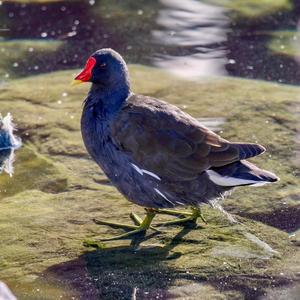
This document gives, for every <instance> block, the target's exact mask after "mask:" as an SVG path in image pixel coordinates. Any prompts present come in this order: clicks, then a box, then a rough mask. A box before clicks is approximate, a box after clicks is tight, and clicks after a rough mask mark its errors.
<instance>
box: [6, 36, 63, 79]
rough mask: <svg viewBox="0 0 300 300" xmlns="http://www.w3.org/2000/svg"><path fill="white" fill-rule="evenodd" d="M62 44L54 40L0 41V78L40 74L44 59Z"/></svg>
mask: <svg viewBox="0 0 300 300" xmlns="http://www.w3.org/2000/svg"><path fill="white" fill-rule="evenodd" d="M63 44H64V42H63V41H55V40H38V39H36V40H20V39H18V40H3V39H0V53H1V60H0V78H1V79H5V78H15V77H20V76H22V75H25V74H27V73H28V71H31V72H33V73H34V72H36V73H37V74H38V73H39V72H40V69H41V68H42V66H43V65H44V64H45V57H47V55H49V54H50V53H54V52H55V51H57V50H58V48H59V47H61V46H62V45H63Z"/></svg>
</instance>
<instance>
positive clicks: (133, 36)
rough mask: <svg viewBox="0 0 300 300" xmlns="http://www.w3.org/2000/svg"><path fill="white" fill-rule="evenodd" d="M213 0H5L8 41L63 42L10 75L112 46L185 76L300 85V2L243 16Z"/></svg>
mask: <svg viewBox="0 0 300 300" xmlns="http://www.w3.org/2000/svg"><path fill="white" fill-rule="evenodd" d="M211 2H214V1H199V0H187V1H179V0H161V1H108V0H107V1H92V0H91V1H55V2H53V3H51V2H50V1H49V2H46V1H45V2H44V3H42V4H38V3H30V1H28V2H27V1H26V2H25V3H18V2H14V1H2V3H1V11H0V14H1V21H0V37H1V39H2V41H3V42H5V41H9V40H13V39H17V40H19V39H23V40H27V41H32V43H31V44H30V42H29V43H28V51H29V52H33V51H34V48H35V44H34V42H37V41H39V40H42V41H47V42H49V43H53V41H59V42H61V45H60V46H59V47H58V49H57V51H56V52H54V53H51V54H47V55H44V56H41V55H37V57H33V59H32V60H30V61H26V60H22V59H21V60H20V58H18V59H16V61H14V62H13V63H12V65H11V71H8V72H7V73H8V74H7V73H5V74H2V78H3V79H5V78H7V76H9V75H10V74H9V73H11V72H13V73H16V74H19V75H24V74H27V75H28V74H36V73H40V72H45V71H51V70H61V69H67V68H70V67H80V66H82V64H83V62H84V61H85V59H86V57H87V56H88V55H89V53H91V52H93V51H94V50H95V49H99V48H102V47H112V48H115V49H116V50H118V51H120V52H121V53H122V54H123V55H124V56H125V58H126V59H127V60H128V61H129V62H134V63H147V64H150V65H155V66H159V67H161V68H164V69H167V70H171V71H172V72H174V73H176V74H179V75H182V76H188V77H191V76H199V75H201V76H209V75H230V76H241V77H246V78H262V79H265V80H271V81H279V82H286V83H293V84H297V83H299V80H300V74H299V68H298V65H299V59H298V55H299V47H298V46H297V44H298V42H297V41H298V33H297V30H298V18H299V12H300V5H299V3H297V1H294V3H293V9H291V10H282V11H281V10H278V11H276V10H275V12H274V13H273V14H270V15H267V16H263V17H260V18H258V19H257V18H256V19H255V18H254V19H249V18H243V17H241V18H239V19H238V20H237V19H236V18H234V17H233V15H234V11H232V10H230V8H227V7H226V6H223V7H222V6H217V5H212V4H211ZM215 2H217V1H215ZM0 41H1V40H0ZM270 43H271V44H272V45H273V47H272V45H271V46H270ZM287 48H292V50H291V51H290V52H292V55H287V53H285V52H287V51H285V50H286V49H287ZM1 50H2V52H5V49H4V48H2V49H1ZM29 54H30V53H29ZM6 55H8V56H9V55H10V54H7V53H6Z"/></svg>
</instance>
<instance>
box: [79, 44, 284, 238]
mask: <svg viewBox="0 0 300 300" xmlns="http://www.w3.org/2000/svg"><path fill="white" fill-rule="evenodd" d="M81 82H92V86H91V89H90V91H89V94H88V97H87V98H86V99H85V101H84V108H83V113H82V118H81V132H82V137H83V140H84V143H85V146H86V148H87V150H88V152H89V154H90V155H91V157H92V158H93V159H94V160H95V161H96V162H97V164H98V165H99V166H100V167H101V168H102V170H103V171H104V172H105V174H106V175H107V177H108V178H109V179H110V181H111V182H112V184H113V185H114V186H115V187H116V188H117V189H118V190H119V191H120V192H121V193H122V194H123V195H124V196H125V197H126V198H127V199H128V200H129V201H131V202H134V203H136V204H138V205H141V206H143V207H145V208H146V217H145V219H144V220H142V221H141V220H140V219H139V218H138V217H137V216H136V215H133V216H134V217H135V220H136V221H137V222H138V223H139V225H138V226H133V225H123V224H117V223H111V222H106V221H98V223H101V224H108V225H119V226H121V227H125V228H129V229H133V230H132V231H130V232H128V233H125V234H122V235H120V236H117V237H114V238H111V239H118V238H123V237H127V236H129V235H131V234H134V233H137V232H140V231H145V230H147V229H148V228H149V227H150V224H151V222H152V219H153V218H154V216H155V214H156V213H167V214H174V215H176V214H178V215H181V216H182V217H184V218H182V219H178V220H177V221H171V222H167V223H169V224H170V223H173V224H177V223H182V222H185V221H191V220H196V219H197V218H198V217H201V213H200V209H199V206H200V204H202V203H209V202H210V201H212V200H214V199H216V198H222V197H223V196H224V194H225V193H226V192H227V191H229V190H231V189H232V188H234V187H236V186H245V185H252V186H258V185H263V184H266V183H270V182H275V181H278V180H279V178H278V177H277V176H276V175H274V174H272V173H271V172H268V171H265V170H262V169H259V168H258V167H256V166H255V165H253V164H251V163H250V162H248V161H246V160H245V159H247V158H250V157H253V156H257V155H259V154H261V153H263V152H264V151H265V148H264V147H263V146H261V145H258V144H250V143H232V142H229V141H227V140H225V139H223V138H221V137H220V136H218V135H217V134H215V133H214V132H212V131H210V130H209V129H207V128H206V127H204V126H202V125H201V124H200V123H199V121H197V120H196V119H195V118H193V117H191V116H190V115H189V114H187V113H185V112H183V111H181V110H180V109H179V108H178V107H176V106H174V105H171V104H169V103H166V102H164V101H162V100H158V99H155V98H152V97H148V96H142V95H136V94H134V93H133V92H132V91H131V90H130V83H129V75H128V69H127V66H126V63H125V61H124V60H123V58H122V57H121V56H120V55H119V54H118V53H117V52H115V51H114V50H112V49H101V50H98V51H96V52H95V53H94V54H92V55H91V56H90V57H89V58H88V60H87V62H86V66H85V68H84V69H83V71H82V72H81V73H79V74H78V75H77V76H76V78H75V83H81ZM178 206H191V207H192V212H178V211H176V210H168V209H166V208H174V207H178ZM111 239H110V240H111ZM106 240H108V239H106Z"/></svg>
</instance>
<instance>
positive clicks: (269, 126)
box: [0, 65, 299, 299]
mask: <svg viewBox="0 0 300 300" xmlns="http://www.w3.org/2000/svg"><path fill="white" fill-rule="evenodd" d="M130 72H131V77H132V85H133V90H134V91H135V92H137V93H142V94H147V95H151V96H155V97H159V98H162V99H165V100H167V101H169V102H172V103H174V104H176V105H178V106H179V107H181V108H183V109H184V110H185V111H187V112H189V113H191V114H192V115H193V116H195V117H197V118H198V117H199V118H203V117H210V118H214V117H224V118H226V122H225V124H224V125H223V129H222V136H223V137H225V138H229V139H231V140H233V141H238V140H242V141H247V142H259V143H262V144H264V145H265V146H266V147H267V149H268V153H267V154H264V155H262V156H261V157H258V158H255V159H253V161H254V162H255V163H256V164H258V165H259V166H261V167H264V168H266V169H269V170H272V171H274V172H275V173H277V174H278V175H279V176H280V177H281V182H280V183H278V184H274V185H271V186H269V187H263V188H259V189H258V188H257V189H255V188H252V189H251V188H240V189H239V190H238V191H237V192H235V193H233V195H231V196H230V197H229V198H228V199H226V200H225V201H224V205H225V207H226V208H227V209H228V210H229V211H230V212H232V213H235V214H237V215H238V214H239V215H243V216H246V217H247V219H246V218H241V217H239V216H235V218H236V219H237V220H238V221H240V222H241V223H242V224H240V223H237V224H230V223H229V221H228V219H227V217H226V215H224V214H223V213H222V212H220V211H217V210H214V209H212V208H210V207H204V208H203V213H204V215H205V217H206V219H207V221H208V225H204V224H201V222H199V225H198V227H196V228H194V227H193V225H192V224H191V225H190V227H186V228H181V227H175V226H174V227H172V228H171V227H170V228H165V229H162V232H161V233H159V234H153V232H149V236H147V238H146V239H144V240H143V239H141V240H138V239H136V240H135V241H134V242H135V244H134V246H135V247H133V245H132V244H131V246H130V241H128V240H127V241H126V240H125V241H116V242H111V243H106V244H102V243H93V242H90V243H87V244H86V245H93V246H94V247H97V250H94V247H90V248H86V247H84V245H83V241H85V240H89V241H94V240H95V239H96V238H97V237H99V236H101V237H108V236H110V235H113V234H116V232H117V231H118V230H116V229H112V228H108V227H105V226H99V225H96V224H94V223H93V222H92V219H93V218H102V219H103V218H106V219H109V220H113V219H115V220H118V221H119V222H123V223H126V222H127V223H128V222H129V217H128V216H129V213H130V211H131V210H132V209H134V210H136V211H137V212H138V213H139V214H140V215H142V214H143V210H142V208H138V207H136V206H132V205H131V204H130V203H129V202H128V201H126V200H125V199H124V198H123V197H122V196H121V195H120V194H119V193H118V192H117V190H116V189H115V188H114V187H112V186H111V185H110V184H109V182H108V180H107V179H106V177H105V176H104V174H103V173H102V171H101V170H100V169H99V168H98V166H97V165H96V164H95V163H94V162H92V161H91V160H90V159H89V158H88V156H87V154H86V151H85V149H84V146H83V143H82V139H81V135H80V130H79V118H80V114H81V110H82V101H83V99H84V97H85V95H86V93H87V91H88V85H81V86H79V87H71V86H70V84H69V83H70V81H71V79H72V78H73V77H74V75H75V74H76V73H77V70H71V71H63V72H54V73H50V74H44V75H39V76H33V77H28V78H25V79H18V80H12V81H9V82H7V83H5V84H3V85H2V86H1V90H0V105H1V113H2V114H6V113H7V112H11V113H12V115H13V116H14V118H15V123H16V124H17V125H18V132H17V134H18V135H20V136H21V137H22V140H23V143H24V144H25V146H24V148H23V149H21V150H18V151H17V152H16V162H15V176H14V177H13V178H12V179H10V178H9V177H8V176H6V175H2V176H1V177H0V184H1V190H2V189H3V190H6V192H5V193H1V199H0V208H1V209H0V220H1V221H0V232H1V234H0V244H1V254H0V256H1V259H0V277H1V279H2V280H4V281H6V282H7V283H9V286H10V288H11V289H12V290H13V292H14V293H15V294H16V295H17V296H19V298H21V299H22V298H26V299H57V298H59V297H60V296H62V297H63V298H65V299H70V298H71V297H75V298H80V297H81V298H83V299H97V298H98V299H130V298H131V296H132V295H133V294H134V293H135V294H136V295H137V296H138V297H140V298H143V297H146V298H147V297H148V296H147V295H149V297H150V299H151V297H152V298H155V297H164V296H165V297H169V296H170V295H175V296H174V297H179V298H180V297H182V295H183V294H186V295H188V297H190V299H199V296H200V295H202V293H203V292H205V295H206V296H207V299H216V297H219V298H220V299H241V298H243V297H244V298H247V297H248V298H255V297H258V296H261V295H262V294H263V293H264V291H265V290H266V289H268V288H271V287H273V286H274V285H278V286H282V285H284V284H287V283H289V282H290V280H292V279H295V274H296V273H297V272H299V270H298V269H297V268H298V265H299V264H297V261H299V257H297V255H298V254H297V253H299V251H298V252H297V247H298V246H297V243H294V242H293V241H291V240H290V239H289V237H288V234H286V233H285V232H283V231H281V230H278V229H276V228H274V227H270V226H268V225H265V224H262V223H260V222H257V221H254V220H251V218H252V219H260V217H261V220H264V218H265V219H266V223H271V222H270V220H272V216H273V214H276V213H277V212H278V211H279V210H280V209H282V207H285V208H286V209H287V212H293V211H296V205H297V203H298V202H297V201H298V200H297V197H296V196H297V195H299V184H298V179H297V177H296V175H297V174H296V168H295V166H294V165H293V158H292V155H289V157H287V153H293V151H294V149H295V148H294V146H293V145H294V138H295V134H296V130H297V122H298V118H297V114H296V107H297V105H298V101H299V100H298V94H299V88H297V87H290V86H284V85H279V84H271V83H267V82H260V81H254V80H241V79H233V78H214V79H205V80H203V79H202V80H199V81H183V80H181V79H178V78H175V77H172V76H170V75H168V74H166V73H164V72H162V71H160V70H158V69H155V68H150V67H144V66H136V65H133V66H130ZM291 107H294V108H295V109H293V110H292V109H288V108H291ZM262 216H263V217H264V218H263V217H262ZM285 217H286V216H285ZM167 218H168V219H169V218H170V217H166V216H164V217H162V216H159V217H158V219H160V220H166V219H167ZM273 225H276V224H273ZM278 227H280V226H278ZM289 229H290V228H289ZM120 232H121V231H120ZM286 253H289V255H288V256H286V255H285V254H286ZM280 273H284V276H282V275H280ZM186 297H187V296H186Z"/></svg>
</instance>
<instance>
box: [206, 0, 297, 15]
mask: <svg viewBox="0 0 300 300" xmlns="http://www.w3.org/2000/svg"><path fill="white" fill-rule="evenodd" d="M205 1H206V2H209V3H212V4H217V5H220V6H223V7H225V8H228V9H230V10H231V11H232V12H233V13H234V15H235V16H236V17H237V18H245V17H246V18H249V19H255V18H262V17H265V16H268V15H271V14H274V13H276V12H277V11H288V10H291V9H292V7H293V4H292V1H290V0H205Z"/></svg>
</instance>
